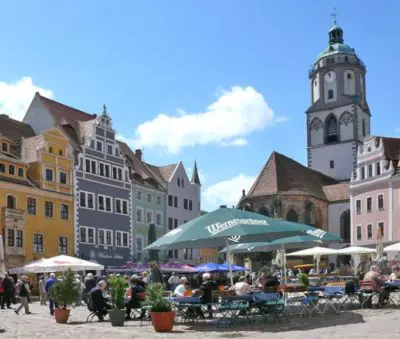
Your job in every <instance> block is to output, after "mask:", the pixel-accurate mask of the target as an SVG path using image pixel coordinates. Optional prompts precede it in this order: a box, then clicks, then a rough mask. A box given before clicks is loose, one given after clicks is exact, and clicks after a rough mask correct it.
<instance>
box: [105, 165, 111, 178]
mask: <svg viewBox="0 0 400 339" xmlns="http://www.w3.org/2000/svg"><path fill="white" fill-rule="evenodd" d="M105 170H106V177H107V178H109V177H110V165H105Z"/></svg>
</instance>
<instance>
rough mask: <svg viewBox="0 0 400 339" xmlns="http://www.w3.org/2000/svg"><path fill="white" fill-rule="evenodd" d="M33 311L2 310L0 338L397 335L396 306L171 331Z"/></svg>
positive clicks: (82, 313) (34, 307) (77, 313)
mask: <svg viewBox="0 0 400 339" xmlns="http://www.w3.org/2000/svg"><path fill="white" fill-rule="evenodd" d="M30 307H31V311H32V314H31V315H24V312H23V311H21V313H20V315H16V314H15V313H14V312H13V311H12V310H0V328H3V329H5V332H4V333H0V339H3V338H4V339H6V338H7V339H12V338H46V339H47V338H49V337H56V338H74V339H76V338H85V339H92V338H93V339H94V338H96V339H97V338H107V337H109V338H121V339H124V338H142V339H150V338H174V339H175V338H185V339H192V338H203V337H204V336H207V339H209V338H265V337H266V336H268V338H280V339H285V338H291V339H292V338H308V339H309V338H329V339H336V338H376V337H379V336H380V337H382V338H385V339H386V338H400V326H399V322H398V319H399V316H400V310H394V309H384V310H361V311H351V312H350V311H349V312H343V313H341V314H340V315H336V314H330V315H325V316H323V317H321V316H319V315H316V316H313V317H312V318H311V319H309V318H296V317H293V318H292V319H291V320H290V323H285V322H282V323H279V324H275V325H271V324H268V325H266V324H256V325H235V326H233V327H231V328H217V327H216V325H215V324H211V323H210V324H202V325H196V326H190V325H176V326H175V327H174V331H173V332H172V333H156V332H154V330H153V327H152V326H151V325H149V324H148V323H144V324H143V325H140V322H138V321H129V322H126V323H125V326H124V327H120V328H115V327H112V326H111V324H110V323H109V322H104V323H98V322H93V323H85V320H86V317H87V315H88V311H87V309H86V307H78V308H74V309H73V310H72V311H71V317H70V319H69V323H68V324H67V325H61V324H56V322H55V320H54V318H52V317H50V315H49V313H48V309H47V308H45V307H44V306H40V305H38V304H37V303H33V304H31V305H30Z"/></svg>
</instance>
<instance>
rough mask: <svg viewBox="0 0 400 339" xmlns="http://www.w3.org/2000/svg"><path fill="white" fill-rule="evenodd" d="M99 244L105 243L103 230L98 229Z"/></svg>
mask: <svg viewBox="0 0 400 339" xmlns="http://www.w3.org/2000/svg"><path fill="white" fill-rule="evenodd" d="M99 245H105V241H104V230H99Z"/></svg>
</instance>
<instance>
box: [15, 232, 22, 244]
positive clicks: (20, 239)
mask: <svg viewBox="0 0 400 339" xmlns="http://www.w3.org/2000/svg"><path fill="white" fill-rule="evenodd" d="M16 233H17V236H16V238H15V240H16V245H17V247H24V233H23V232H22V231H21V230H17V232H16Z"/></svg>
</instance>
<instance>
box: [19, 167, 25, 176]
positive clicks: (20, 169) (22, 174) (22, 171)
mask: <svg viewBox="0 0 400 339" xmlns="http://www.w3.org/2000/svg"><path fill="white" fill-rule="evenodd" d="M18 176H19V177H21V178H23V177H24V170H23V169H22V168H18Z"/></svg>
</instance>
